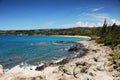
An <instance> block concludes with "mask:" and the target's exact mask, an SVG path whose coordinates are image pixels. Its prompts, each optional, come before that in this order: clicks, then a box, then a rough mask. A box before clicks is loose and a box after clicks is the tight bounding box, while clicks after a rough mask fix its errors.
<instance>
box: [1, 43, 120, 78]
mask: <svg viewBox="0 0 120 80" xmlns="http://www.w3.org/2000/svg"><path fill="white" fill-rule="evenodd" d="M77 43H78V44H79V43H80V44H82V46H84V49H86V50H87V51H86V50H83V49H82V50H83V51H86V52H83V53H86V54H84V55H80V56H78V55H77V57H74V58H72V59H63V60H62V61H60V62H56V63H57V65H55V64H54V65H53V64H52V63H50V64H47V65H46V66H45V65H42V66H41V67H37V68H36V69H23V68H20V66H16V67H14V68H12V69H11V70H9V71H8V72H5V73H3V70H2V69H3V68H2V66H0V80H119V79H120V76H119V71H116V70H115V69H114V67H113V66H114V65H113V63H112V62H111V61H109V60H108V57H109V53H111V52H112V50H111V49H110V48H109V47H106V46H103V45H100V44H97V43H95V41H78V42H77ZM79 47H80V46H77V45H76V46H73V47H71V48H70V49H69V51H74V50H75V51H78V52H80V53H82V51H81V50H80V49H81V48H79ZM81 56H82V57H81ZM58 64H59V65H58Z"/></svg>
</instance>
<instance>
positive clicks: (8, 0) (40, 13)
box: [0, 0, 120, 30]
mask: <svg viewBox="0 0 120 80" xmlns="http://www.w3.org/2000/svg"><path fill="white" fill-rule="evenodd" d="M105 18H107V21H108V24H109V25H111V24H113V23H114V22H116V23H117V24H119V25H120V0H0V30H18V29H19V30H23V29H48V28H49V29H50V28H70V27H79V26H81V27H93V26H94V27H96V26H101V25H102V24H103V21H104V19H105Z"/></svg>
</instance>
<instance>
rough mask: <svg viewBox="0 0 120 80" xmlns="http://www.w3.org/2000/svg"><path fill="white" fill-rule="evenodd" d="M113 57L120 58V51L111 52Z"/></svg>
mask: <svg viewBox="0 0 120 80" xmlns="http://www.w3.org/2000/svg"><path fill="white" fill-rule="evenodd" d="M110 56H111V57H112V59H120V52H113V53H111V54H110Z"/></svg>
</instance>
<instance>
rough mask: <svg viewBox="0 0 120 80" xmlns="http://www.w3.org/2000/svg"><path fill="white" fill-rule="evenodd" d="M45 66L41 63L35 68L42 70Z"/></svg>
mask: <svg viewBox="0 0 120 80" xmlns="http://www.w3.org/2000/svg"><path fill="white" fill-rule="evenodd" d="M45 67H46V65H45V64H42V65H40V66H37V67H36V69H35V70H37V71H41V70H43V69H44V68H45Z"/></svg>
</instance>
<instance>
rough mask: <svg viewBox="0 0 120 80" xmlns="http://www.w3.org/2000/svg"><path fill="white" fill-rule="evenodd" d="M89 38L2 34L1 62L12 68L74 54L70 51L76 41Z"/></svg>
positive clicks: (0, 43)
mask: <svg viewBox="0 0 120 80" xmlns="http://www.w3.org/2000/svg"><path fill="white" fill-rule="evenodd" d="M81 40H89V38H78V37H67V36H16V35H1V36H0V64H1V65H3V67H4V68H6V69H7V68H8V69H10V68H12V67H14V66H16V65H18V64H21V63H22V64H23V63H25V64H27V65H37V64H40V63H42V62H50V61H52V60H57V59H60V58H62V57H68V56H72V54H70V52H69V51H68V49H69V47H70V46H72V45H74V44H75V43H73V42H75V41H81Z"/></svg>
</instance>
